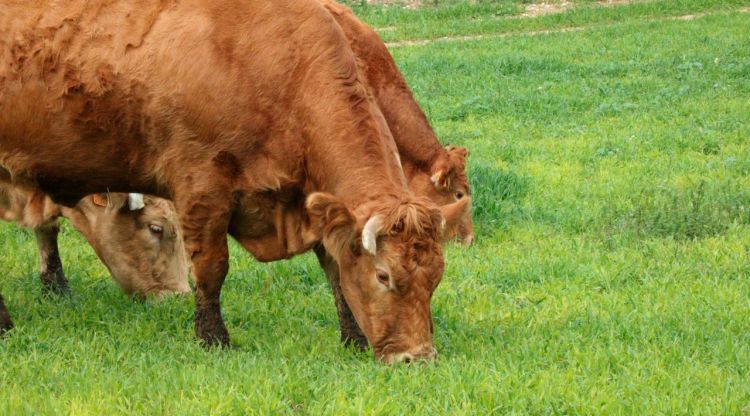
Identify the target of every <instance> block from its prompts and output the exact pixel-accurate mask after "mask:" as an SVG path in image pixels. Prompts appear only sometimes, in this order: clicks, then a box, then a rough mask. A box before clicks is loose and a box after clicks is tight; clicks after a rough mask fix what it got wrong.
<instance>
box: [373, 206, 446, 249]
mask: <svg viewBox="0 0 750 416" xmlns="http://www.w3.org/2000/svg"><path fill="white" fill-rule="evenodd" d="M395 202H396V203H394V201H393V200H385V201H382V202H379V203H377V205H375V206H374V207H373V208H374V209H373V213H374V214H377V215H379V216H380V224H379V225H380V227H379V232H380V234H381V235H395V234H401V233H404V234H405V235H409V236H414V237H416V238H428V239H434V240H439V239H440V235H441V232H442V222H443V216H442V214H441V213H440V209H438V207H436V206H435V204H434V203H433V202H432V201H430V200H429V199H427V198H424V197H414V198H408V199H406V198H404V199H400V200H398V201H395Z"/></svg>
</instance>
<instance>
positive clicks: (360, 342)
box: [341, 334, 367, 351]
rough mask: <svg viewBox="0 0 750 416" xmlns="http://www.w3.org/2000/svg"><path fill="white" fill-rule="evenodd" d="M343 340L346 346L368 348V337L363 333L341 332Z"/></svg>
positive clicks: (360, 348)
mask: <svg viewBox="0 0 750 416" xmlns="http://www.w3.org/2000/svg"><path fill="white" fill-rule="evenodd" d="M341 342H342V343H344V346H346V347H352V348H356V349H358V350H360V351H364V350H366V349H367V338H365V336H364V335H362V334H353V335H344V334H341Z"/></svg>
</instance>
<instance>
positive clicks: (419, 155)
mask: <svg viewBox="0 0 750 416" xmlns="http://www.w3.org/2000/svg"><path fill="white" fill-rule="evenodd" d="M377 100H378V104H379V105H380V108H381V109H382V111H383V115H384V116H385V119H386V121H387V122H388V126H389V128H390V129H391V133H392V134H393V138H394V140H395V141H396V146H398V151H399V154H400V155H401V159H402V161H404V162H405V163H411V164H413V165H415V166H416V167H417V168H418V169H420V170H422V171H423V172H425V173H429V172H430V170H431V168H432V165H433V164H434V163H435V161H436V160H437V159H438V157H439V156H440V155H441V154H442V153H443V152H445V149H444V148H443V146H442V145H441V144H440V142H439V141H438V138H437V136H436V135H435V132H434V130H432V127H431V126H430V123H429V122H428V121H427V117H426V116H425V115H424V113H423V112H422V110H421V109H420V108H419V105H417V102H416V101H415V100H414V97H413V96H412V94H411V91H409V89H408V87H406V86H404V87H400V86H398V85H396V86H393V87H386V88H384V89H382V90H381V92H380V93H379V94H378V97H377Z"/></svg>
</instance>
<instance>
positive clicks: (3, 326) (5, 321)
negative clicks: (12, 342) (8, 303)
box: [0, 296, 13, 336]
mask: <svg viewBox="0 0 750 416" xmlns="http://www.w3.org/2000/svg"><path fill="white" fill-rule="evenodd" d="M11 329H13V321H11V320H10V314H8V310H7V309H5V304H4V303H3V298H2V296H0V336H2V335H3V334H4V333H6V332H8V331H10V330H11Z"/></svg>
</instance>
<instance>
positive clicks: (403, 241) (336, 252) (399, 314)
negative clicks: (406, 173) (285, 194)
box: [306, 193, 467, 363]
mask: <svg viewBox="0 0 750 416" xmlns="http://www.w3.org/2000/svg"><path fill="white" fill-rule="evenodd" d="M394 202H395V201H394ZM456 204H460V205H462V207H463V210H462V209H461V207H457V206H455V205H451V206H449V207H448V208H450V209H446V207H444V208H443V209H442V211H443V212H445V213H446V216H444V215H443V213H442V212H441V209H438V208H436V207H435V206H434V205H433V204H432V203H431V202H429V201H427V200H425V199H419V200H411V201H407V202H400V203H398V202H395V203H390V204H379V205H378V206H376V207H372V206H371V207H370V208H369V209H368V213H367V214H363V215H357V214H355V213H353V212H351V211H350V210H349V209H348V208H347V207H346V206H345V205H344V204H343V203H342V202H341V201H340V200H339V199H338V198H336V197H335V196H332V195H330V194H326V193H314V194H312V195H310V196H309V197H308V198H307V203H306V206H307V211H308V215H309V216H310V221H311V224H312V228H313V229H317V230H319V233H320V237H321V240H322V242H323V245H324V247H325V248H326V250H327V251H328V252H329V253H330V254H331V256H332V257H333V258H334V259H335V260H336V262H337V264H338V267H339V276H340V284H341V290H342V292H343V295H344V298H345V299H346V302H347V304H348V305H349V307H350V308H351V310H352V312H353V314H354V318H355V319H356V321H357V323H358V324H359V326H360V328H361V329H362V331H363V332H364V334H365V336H366V337H367V340H368V341H369V343H370V345H372V347H373V350H374V353H375V355H376V356H377V357H379V358H382V359H383V360H384V361H385V362H387V363H393V362H398V361H412V360H417V359H431V358H433V357H434V356H435V354H436V353H437V352H436V350H435V347H434V345H433V341H432V335H433V324H432V314H431V311H430V300H431V298H432V293H433V292H434V291H435V288H436V287H437V285H438V283H440V280H441V278H442V276H443V267H444V265H443V249H442V245H441V237H442V232H443V229H444V227H449V226H451V225H452V223H455V222H457V221H458V220H459V219H460V218H461V216H462V215H464V213H465V212H464V211H465V210H466V209H467V205H466V203H465V202H458V203H456Z"/></svg>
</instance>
